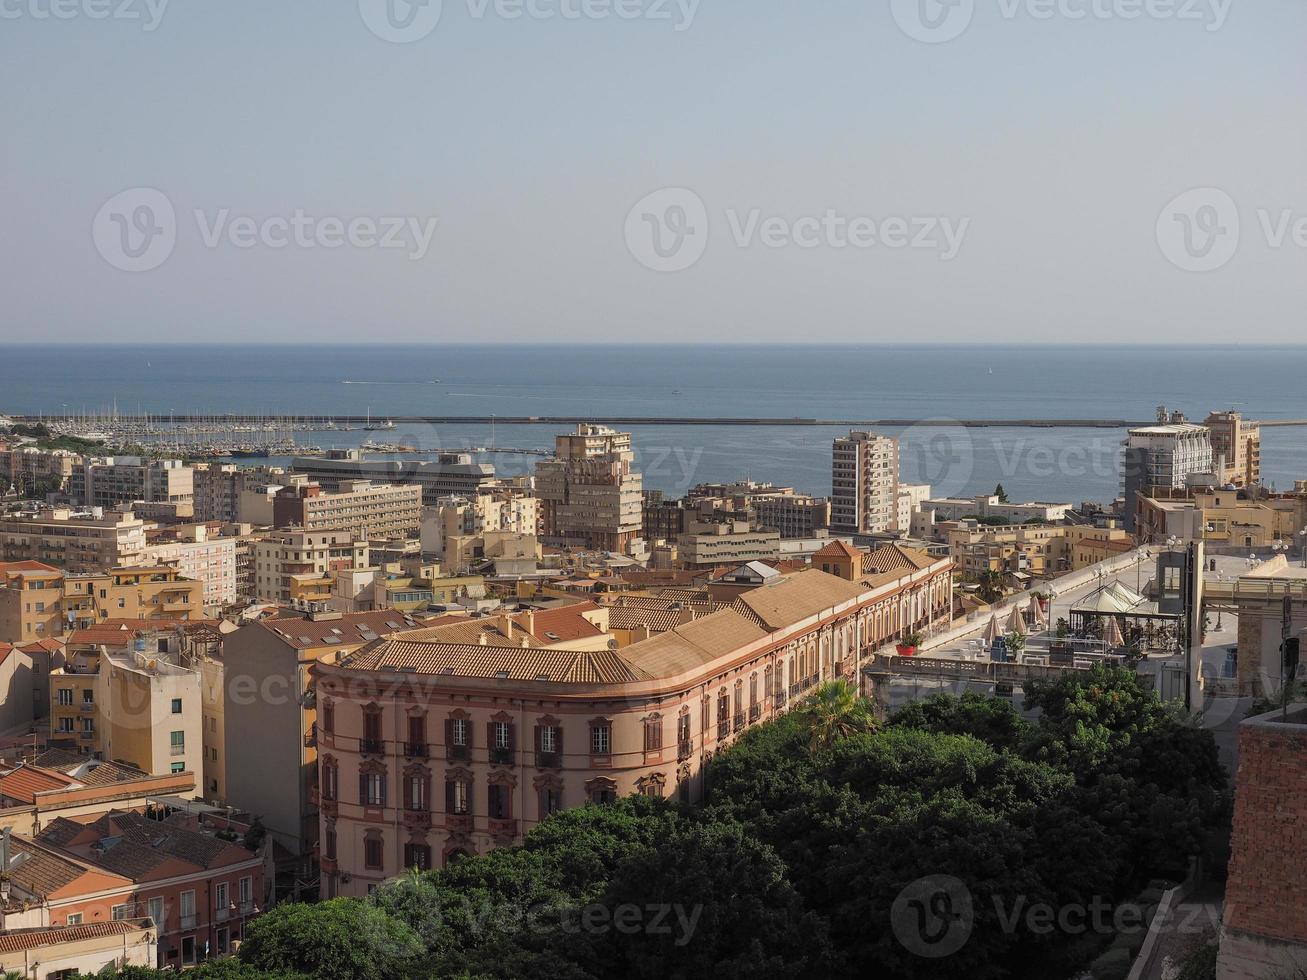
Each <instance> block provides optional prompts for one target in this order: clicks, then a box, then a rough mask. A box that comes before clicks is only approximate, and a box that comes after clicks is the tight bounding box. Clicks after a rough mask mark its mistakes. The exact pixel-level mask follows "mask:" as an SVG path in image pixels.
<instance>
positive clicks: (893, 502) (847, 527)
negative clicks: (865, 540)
mask: <svg viewBox="0 0 1307 980" xmlns="http://www.w3.org/2000/svg"><path fill="white" fill-rule="evenodd" d="M898 498H899V441H898V440H897V439H894V438H891V437H889V436H878V435H876V434H875V433H874V432H861V431H858V430H853V431H851V432H850V433H849V434H848V437H847V438H844V439H836V440H835V443H834V446H833V448H832V451H831V515H830V521H831V528H832V529H833V530H835V531H842V532H846V533H848V532H853V533H861V534H876V533H881V532H884V531H894V530H897V528H898V513H899V502H898Z"/></svg>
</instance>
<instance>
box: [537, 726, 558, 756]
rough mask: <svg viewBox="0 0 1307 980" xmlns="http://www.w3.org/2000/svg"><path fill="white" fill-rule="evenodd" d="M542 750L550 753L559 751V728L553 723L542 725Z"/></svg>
mask: <svg viewBox="0 0 1307 980" xmlns="http://www.w3.org/2000/svg"><path fill="white" fill-rule="evenodd" d="M540 751H541V752H547V753H549V754H550V755H552V754H553V753H555V752H557V751H558V729H557V728H556V727H554V726H553V725H542V726H541V728H540Z"/></svg>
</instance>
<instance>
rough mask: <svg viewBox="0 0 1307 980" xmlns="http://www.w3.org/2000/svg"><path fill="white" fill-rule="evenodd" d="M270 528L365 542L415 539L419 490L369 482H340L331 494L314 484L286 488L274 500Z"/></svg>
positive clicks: (418, 511) (417, 525)
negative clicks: (341, 534)
mask: <svg viewBox="0 0 1307 980" xmlns="http://www.w3.org/2000/svg"><path fill="white" fill-rule="evenodd" d="M272 522H273V524H274V525H275V526H276V527H279V528H285V527H293V528H297V529H299V530H303V531H327V530H344V531H349V532H351V533H353V534H354V536H355V537H357V538H359V539H361V540H364V541H367V540H369V539H386V538H416V537H417V536H418V531H419V528H420V527H421V525H422V489H421V488H420V487H416V486H406V485H396V484H389V483H381V484H376V483H372V482H371V481H369V480H343V481H341V482H340V483H339V484H338V485H337V489H336V490H335V492H327V491H324V490H323V489H322V487H321V486H319V485H318V484H316V483H310V484H305V485H303V486H297V487H284V488H283V489H282V490H280V491H278V493H277V495H276V497H275V498H273V501H272Z"/></svg>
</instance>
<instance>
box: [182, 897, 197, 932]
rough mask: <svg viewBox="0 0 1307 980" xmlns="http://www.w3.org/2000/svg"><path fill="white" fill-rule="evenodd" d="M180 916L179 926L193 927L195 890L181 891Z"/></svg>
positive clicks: (184, 927)
mask: <svg viewBox="0 0 1307 980" xmlns="http://www.w3.org/2000/svg"><path fill="white" fill-rule="evenodd" d="M181 917H182V921H181V927H182V928H183V929H194V928H195V892H193V891H189V892H182V894H181Z"/></svg>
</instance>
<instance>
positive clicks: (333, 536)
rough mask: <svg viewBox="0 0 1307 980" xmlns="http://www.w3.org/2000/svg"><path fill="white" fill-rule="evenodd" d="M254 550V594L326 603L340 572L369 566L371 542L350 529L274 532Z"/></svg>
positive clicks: (257, 542) (256, 543) (286, 600)
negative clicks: (358, 536) (361, 538)
mask: <svg viewBox="0 0 1307 980" xmlns="http://www.w3.org/2000/svg"><path fill="white" fill-rule="evenodd" d="M252 551H253V558H254V582H253V587H254V596H255V597H256V598H258V599H262V600H265V601H267V602H279V603H282V604H284V605H290V604H291V603H292V602H293V601H301V602H307V601H310V600H320V601H323V602H325V601H327V600H328V599H330V597H331V592H332V583H333V581H334V575H335V573H336V572H343V571H352V570H356V569H362V568H367V567H369V566H368V544H367V541H365V540H359V539H358V538H357V537H355V535H354V534H353V533H351V532H349V531H303V530H297V531H274V532H271V533H269V534H268V535H267V536H266V537H263V538H261V539H258V540H255V541H254V542H253V543H252Z"/></svg>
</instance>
